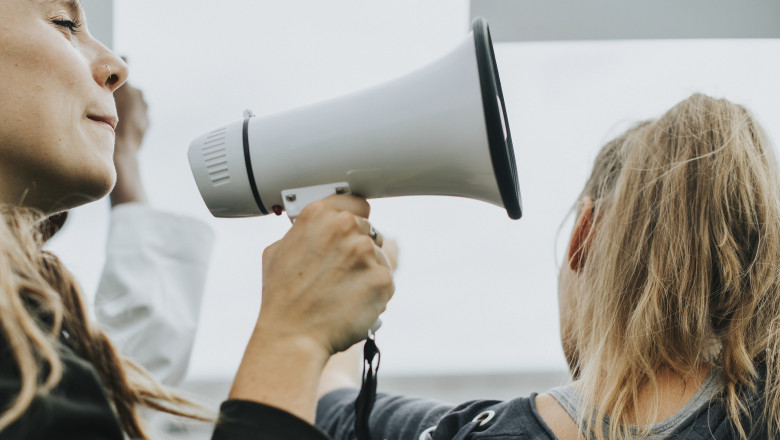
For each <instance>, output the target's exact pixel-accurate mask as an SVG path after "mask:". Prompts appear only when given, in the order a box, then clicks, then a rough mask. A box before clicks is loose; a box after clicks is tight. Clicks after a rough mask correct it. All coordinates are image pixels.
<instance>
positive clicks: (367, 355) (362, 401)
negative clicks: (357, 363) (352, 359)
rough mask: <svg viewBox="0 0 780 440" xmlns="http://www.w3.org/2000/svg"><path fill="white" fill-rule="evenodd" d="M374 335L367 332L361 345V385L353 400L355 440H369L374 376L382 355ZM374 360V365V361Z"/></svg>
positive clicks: (374, 394)
mask: <svg viewBox="0 0 780 440" xmlns="http://www.w3.org/2000/svg"><path fill="white" fill-rule="evenodd" d="M375 339H376V335H375V334H374V333H373V332H371V331H369V333H368V338H366V343H365V345H363V384H362V385H361V386H360V393H358V396H357V399H355V436H356V437H357V440H369V430H368V418H369V417H370V416H371V410H372V409H373V408H374V402H375V401H376V376H377V373H378V372H379V361H380V359H381V358H382V355H381V354H380V353H379V348H377V346H376V341H375ZM375 358H376V365H375V364H374V359H375Z"/></svg>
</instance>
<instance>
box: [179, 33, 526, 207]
mask: <svg viewBox="0 0 780 440" xmlns="http://www.w3.org/2000/svg"><path fill="white" fill-rule="evenodd" d="M188 155H189V161H190V166H191V168H192V172H193V175H194V176H195V181H196V182H197V185H198V189H199V190H200V193H201V195H202V196H203V200H204V201H205V202H206V205H207V206H208V208H209V210H210V211H211V213H212V214H213V215H214V216H216V217H249V216H259V215H265V214H269V213H271V212H274V213H276V214H281V212H282V211H283V210H285V211H287V214H288V215H289V216H290V218H291V219H294V218H295V217H296V216H297V215H298V214H299V213H300V211H301V210H302V209H303V207H304V206H306V205H307V204H308V203H311V202H312V201H314V200H318V199H321V198H324V197H327V196H328V195H330V194H334V193H352V194H357V195H360V196H362V197H365V198H378V197H394V196H407V195H448V196H459V197H467V198H472V199H477V200H482V201H485V202H488V203H492V204H494V205H497V206H500V207H503V208H505V209H506V211H507V214H509V217H510V218H513V219H518V218H520V216H521V215H522V204H521V201H520V190H519V187H518V183H517V167H516V164H515V157H514V150H513V147H512V137H511V133H510V130H509V125H508V120H507V116H506V108H505V105H504V96H503V92H502V90H501V82H500V80H499V76H498V68H497V66H496V62H495V55H494V53H493V45H492V41H491V38H490V31H489V29H488V25H487V21H486V20H485V19H483V18H477V19H475V20H474V22H473V25H472V32H470V33H469V36H468V37H467V38H466V39H465V40H464V41H462V42H461V43H460V44H459V45H458V46H457V47H456V48H455V49H454V50H452V51H451V52H450V53H448V54H447V55H445V56H444V57H442V58H441V59H439V60H438V61H435V62H433V63H431V64H429V65H427V66H426V67H423V68H421V69H419V70H417V71H414V72H412V73H409V74H407V75H405V76H402V77H400V78H397V79H395V80H392V81H390V82H388V83H385V84H381V85H378V86H375V87H372V88H369V89H367V90H363V91H360V92H357V93H352V94H349V95H346V96H342V97H339V98H335V99H331V100H328V101H325V102H322V103H318V104H314V105H310V106H306V107H303V108H299V109H295V110H291V111H287V112H283V113H279V114H271V115H266V116H262V117H255V116H254V114H252V113H251V112H246V113H245V114H244V119H243V120H242V121H238V122H235V123H233V124H229V125H226V126H224V127H221V128H219V129H216V130H213V131H211V132H209V133H206V134H204V135H203V136H201V137H199V138H197V139H195V140H194V141H193V142H192V144H191V145H190V148H189V153H188Z"/></svg>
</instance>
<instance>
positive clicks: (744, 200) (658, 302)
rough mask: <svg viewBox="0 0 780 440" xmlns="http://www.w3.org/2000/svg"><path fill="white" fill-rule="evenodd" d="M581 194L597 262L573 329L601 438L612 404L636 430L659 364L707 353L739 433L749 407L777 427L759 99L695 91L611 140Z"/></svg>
mask: <svg viewBox="0 0 780 440" xmlns="http://www.w3.org/2000/svg"><path fill="white" fill-rule="evenodd" d="M586 196H587V197H591V198H592V199H593V200H594V206H595V208H594V210H595V211H594V217H595V218H597V219H598V225H597V226H596V227H594V228H591V232H590V234H589V236H588V237H587V238H586V242H587V244H586V246H587V249H588V261H595V262H597V263H595V264H587V265H585V267H584V269H583V271H582V273H581V274H580V275H579V276H581V277H582V280H581V281H582V282H581V283H580V284H578V286H579V289H580V291H578V292H577V293H576V294H575V295H576V296H577V303H578V307H577V311H576V312H575V313H576V316H575V317H574V318H573V319H572V321H573V322H574V323H576V324H572V325H571V326H570V327H571V328H569V329H567V331H566V332H565V333H566V334H565V335H564V336H565V340H569V344H571V345H573V346H575V347H576V350H575V352H574V353H575V354H574V359H570V364H572V371H573V372H576V374H577V375H578V378H579V379H580V387H581V390H582V392H583V394H584V395H585V398H586V401H587V402H589V404H588V406H587V408H586V410H585V412H584V414H596V416H595V417H594V418H592V419H591V418H590V417H585V416H584V415H583V416H582V417H581V419H580V421H579V422H580V424H581V425H582V426H583V427H584V429H585V430H586V431H587V432H591V433H592V434H593V435H594V437H595V438H596V439H598V440H603V439H604V433H603V429H604V428H605V425H604V421H603V420H604V416H605V415H607V414H608V415H609V419H610V420H611V423H610V425H609V426H608V431H609V437H610V438H611V439H625V438H636V437H635V434H636V433H631V432H630V424H629V420H636V419H637V418H639V417H638V416H639V415H638V414H636V413H635V412H636V411H635V409H636V408H637V407H638V390H640V388H641V387H643V386H645V387H647V386H649V387H650V389H651V390H654V392H655V394H656V396H657V393H658V386H657V385H658V383H657V379H658V374H659V372H663V371H666V372H671V373H673V374H677V375H679V376H680V377H690V375H691V374H693V373H694V372H695V371H696V370H697V369H699V368H701V367H702V366H703V365H708V364H709V365H713V366H714V365H717V366H718V367H720V368H722V371H723V373H724V378H725V384H724V385H723V387H724V396H725V403H726V407H727V409H728V414H729V417H730V419H731V421H732V422H733V428H734V430H735V432H736V433H737V434H738V435H739V436H740V437H741V438H743V439H747V438H748V434H749V433H748V432H746V426H745V422H744V421H745V420H747V421H748V423H749V424H751V425H753V426H756V424H765V426H766V427H768V432H769V433H770V434H773V435H775V436H776V435H778V434H780V429H778V428H780V375H779V374H778V373H780V350H779V349H780V272H778V267H780V252H778V251H779V250H780V182H779V181H778V169H777V163H776V162H775V158H774V153H773V150H772V146H771V145H770V143H769V141H768V139H767V137H766V135H765V134H764V133H763V131H762V129H761V128H760V127H759V126H758V124H757V123H756V122H755V120H754V119H753V118H752V116H751V115H750V113H749V112H748V111H747V110H746V109H745V108H743V107H741V106H739V105H735V104H733V103H730V102H728V101H725V100H718V99H713V98H710V97H707V96H703V95H699V94H697V95H693V96H691V97H690V98H688V99H687V100H685V101H683V102H681V103H679V104H678V105H677V106H675V107H674V108H672V109H671V110H670V111H669V112H667V113H666V114H664V115H663V116H661V118H659V119H658V120H655V121H647V122H643V123H640V124H638V125H636V126H635V127H633V128H632V129H630V130H629V131H628V132H626V133H625V134H623V135H622V136H620V137H619V138H617V139H615V140H613V141H612V142H610V143H608V144H607V145H606V146H604V147H603V149H602V150H601V152H600V154H599V155H598V157H597V159H596V161H595V165H594V169H593V173H592V175H591V176H590V179H589V180H588V182H587V184H586V186H585V188H584V190H583V192H582V194H581V197H582V198H584V197H586ZM583 247H584V246H583ZM713 341H714V342H715V345H714V346H715V347H716V348H717V347H721V348H720V351H719V352H717V351H716V352H715V353H712V348H713ZM708 352H709V353H708ZM757 384H759V386H761V387H764V389H762V390H757ZM756 399H763V403H764V408H765V410H764V412H763V414H759V415H758V418H757V419H756V418H751V417H752V416H755V414H751V412H750V411H751V408H752V407H753V405H754V403H755V402H756ZM650 416H651V417H652V418H654V417H655V416H657V414H651V415H650ZM640 419H641V418H640ZM639 435H640V437H646V436H648V435H649V432H641V433H639ZM770 437H771V435H770Z"/></svg>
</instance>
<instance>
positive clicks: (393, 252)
mask: <svg viewBox="0 0 780 440" xmlns="http://www.w3.org/2000/svg"><path fill="white" fill-rule="evenodd" d="M382 250H383V251H385V254H386V255H387V259H388V260H390V267H391V269H393V271H395V270H396V268H398V243H397V242H396V241H395V240H393V239H389V240H385V241H384V243H383V244H382Z"/></svg>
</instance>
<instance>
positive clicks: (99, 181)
mask: <svg viewBox="0 0 780 440" xmlns="http://www.w3.org/2000/svg"><path fill="white" fill-rule="evenodd" d="M0 15H1V16H2V17H3V21H2V24H0V158H2V160H0V203H10V204H14V205H19V204H22V205H25V206H32V207H35V208H38V209H42V210H44V211H46V212H51V211H54V210H61V209H65V208H69V207H72V206H76V205H79V204H82V203H85V202H88V201H91V200H95V199H97V198H100V197H102V196H104V195H105V194H106V193H107V192H108V191H109V190H110V189H111V187H112V186H113V183H114V179H115V171H114V164H113V151H114V128H115V127H116V124H117V119H116V107H115V105H114V98H113V92H114V90H116V88H118V87H119V86H121V85H122V84H123V83H124V81H125V80H126V77H127V66H126V65H125V63H124V62H123V61H122V60H121V59H119V58H118V57H117V56H116V55H115V54H114V53H112V52H111V51H109V50H108V49H107V48H106V47H104V46H103V45H102V44H100V43H99V42H98V41H97V40H95V39H94V38H93V37H92V36H91V35H90V34H89V33H88V31H87V28H86V23H85V18H84V14H83V12H82V10H81V6H80V4H79V3H78V0H72V1H68V0H3V1H2V2H0Z"/></svg>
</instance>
